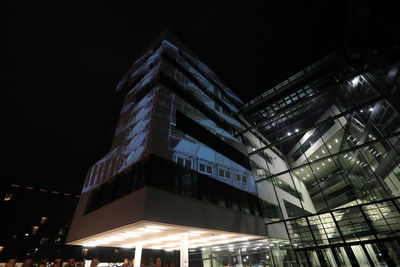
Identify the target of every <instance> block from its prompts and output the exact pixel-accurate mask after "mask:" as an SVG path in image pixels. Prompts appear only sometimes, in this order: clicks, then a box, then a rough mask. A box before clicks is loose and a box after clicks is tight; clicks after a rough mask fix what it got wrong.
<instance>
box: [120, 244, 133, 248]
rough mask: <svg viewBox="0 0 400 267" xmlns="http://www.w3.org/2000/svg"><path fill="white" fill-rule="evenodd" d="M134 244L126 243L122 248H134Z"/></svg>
mask: <svg viewBox="0 0 400 267" xmlns="http://www.w3.org/2000/svg"><path fill="white" fill-rule="evenodd" d="M133 246H134V244H125V245H122V246H121V248H133Z"/></svg>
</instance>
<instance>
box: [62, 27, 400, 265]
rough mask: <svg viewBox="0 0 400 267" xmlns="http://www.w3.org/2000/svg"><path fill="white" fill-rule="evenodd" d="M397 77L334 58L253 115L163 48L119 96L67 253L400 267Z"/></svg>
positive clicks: (188, 60)
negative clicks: (97, 250) (85, 250)
mask: <svg viewBox="0 0 400 267" xmlns="http://www.w3.org/2000/svg"><path fill="white" fill-rule="evenodd" d="M398 77H399V75H398V66H397V67H396V66H395V65H393V64H392V62H390V61H389V60H388V61H385V60H384V59H383V58H382V57H381V56H380V55H375V57H372V58H371V62H369V64H368V66H367V67H365V66H363V67H359V66H358V65H357V64H352V63H351V62H348V61H346V60H344V58H343V57H341V56H340V55H338V54H332V55H329V56H327V57H325V58H323V59H321V60H319V61H318V62H316V63H314V64H312V65H311V66H309V67H307V68H306V69H304V70H302V71H300V72H299V73H297V74H296V75H294V76H292V77H290V78H289V79H287V80H286V81H284V82H282V83H281V84H278V85H277V86H275V87H274V88H272V89H270V90H268V91H266V92H265V93H263V94H262V95H260V96H259V97H257V98H255V99H254V100H252V101H250V102H249V103H246V104H244V103H243V102H242V101H241V100H240V99H239V98H238V97H237V96H235V95H234V93H233V92H232V91H231V90H230V89H229V88H227V87H226V86H225V85H224V84H223V83H222V82H221V81H220V80H219V79H218V77H216V75H215V74H214V73H213V72H212V71H211V70H210V69H208V67H207V66H205V65H204V64H203V63H202V62H201V61H200V60H199V59H197V58H196V57H195V56H194V55H193V54H192V53H191V52H190V51H189V50H188V49H187V48H186V47H185V46H184V45H183V44H182V43H180V42H179V40H176V38H175V37H171V35H170V34H163V35H161V37H160V38H159V39H158V40H156V41H155V42H154V43H153V45H152V46H151V47H150V48H149V49H148V50H147V51H146V53H145V55H144V56H143V57H141V58H140V59H138V60H137V61H136V62H135V63H134V64H133V65H132V67H131V69H130V70H129V71H128V72H127V73H126V74H125V75H124V76H123V78H122V79H121V81H120V82H119V84H118V86H117V90H120V91H121V92H123V93H124V94H126V97H125V101H124V103H123V106H122V109H121V113H120V118H119V122H118V125H117V128H116V130H115V134H114V139H113V144H112V146H111V149H110V152H109V153H108V154H107V155H105V156H104V157H103V158H101V159H100V160H99V161H98V162H96V163H95V164H94V165H93V166H92V167H91V168H90V169H89V171H88V175H87V177H86V181H85V184H84V187H83V190H82V195H81V197H80V200H79V203H78V207H77V210H76V212H75V216H74V219H73V222H72V225H71V229H70V231H69V235H68V238H67V243H68V244H72V245H82V246H83V247H89V249H90V247H94V246H100V247H101V246H111V247H124V248H128V249H132V250H134V253H135V267H137V266H139V265H140V262H141V261H142V262H143V261H147V259H144V258H143V255H144V254H146V253H145V250H153V251H159V252H160V254H159V255H164V256H165V255H166V253H167V252H170V253H174V254H173V255H180V260H179V261H178V260H177V261H176V262H172V261H171V260H170V259H171V257H170V256H168V257H167V256H165V258H168V261H167V260H165V261H164V260H163V258H162V257H164V256H162V257H161V256H160V261H159V263H160V266H161V265H162V266H176V265H179V264H180V266H182V267H183V266H207V267H209V266H369V265H371V266H386V265H389V266H395V265H400V254H399V251H400V246H399V245H400V244H399V230H400V215H399V211H400V210H399V206H400V199H399V195H400V180H399V179H400V167H399V161H400V157H399V152H400V141H399V130H400V128H399V127H400V117H399V112H398V110H399V106H398V103H400V101H399V100H400V93H399V90H398V87H399V80H398V79H399V78H398ZM142 250H143V251H144V254H142ZM152 259H153V263H155V262H156V260H155V258H154V257H152ZM172 259H174V257H172ZM150 261H151V260H150ZM157 262H158V260H157ZM157 264H158V263H157ZM175 264H176V265H175Z"/></svg>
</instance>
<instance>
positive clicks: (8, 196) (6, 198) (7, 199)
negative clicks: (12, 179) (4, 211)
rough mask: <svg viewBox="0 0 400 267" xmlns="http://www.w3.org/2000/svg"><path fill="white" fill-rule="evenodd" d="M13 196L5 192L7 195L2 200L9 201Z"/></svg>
mask: <svg viewBox="0 0 400 267" xmlns="http://www.w3.org/2000/svg"><path fill="white" fill-rule="evenodd" d="M13 196H14V195H13V194H7V195H6V196H5V197H4V201H10V200H11V199H12V197H13Z"/></svg>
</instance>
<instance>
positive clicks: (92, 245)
mask: <svg viewBox="0 0 400 267" xmlns="http://www.w3.org/2000/svg"><path fill="white" fill-rule="evenodd" d="M82 246H84V247H95V246H96V245H95V244H94V243H85V244H83V245H82Z"/></svg>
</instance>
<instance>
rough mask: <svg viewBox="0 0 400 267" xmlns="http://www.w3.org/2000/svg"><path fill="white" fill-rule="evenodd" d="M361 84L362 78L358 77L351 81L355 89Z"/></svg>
mask: <svg viewBox="0 0 400 267" xmlns="http://www.w3.org/2000/svg"><path fill="white" fill-rule="evenodd" d="M359 82H360V76H356V77H354V78H353V80H351V84H352V85H353V87H356V86H357V85H358V83H359Z"/></svg>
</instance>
